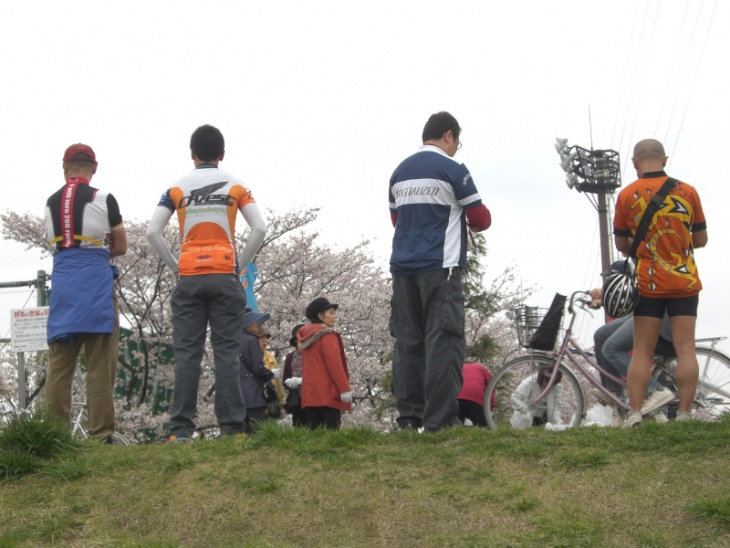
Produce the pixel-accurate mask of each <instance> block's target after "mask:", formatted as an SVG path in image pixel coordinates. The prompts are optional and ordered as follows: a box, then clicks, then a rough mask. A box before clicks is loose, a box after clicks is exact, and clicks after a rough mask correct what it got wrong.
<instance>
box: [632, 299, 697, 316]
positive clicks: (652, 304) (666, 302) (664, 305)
mask: <svg viewBox="0 0 730 548" xmlns="http://www.w3.org/2000/svg"><path fill="white" fill-rule="evenodd" d="M699 302H700V296H699V294H698V295H693V296H692V297H679V298H668V297H665V298H654V297H644V296H643V295H642V296H640V297H639V304H638V305H637V306H636V310H634V316H648V317H650V318H663V317H664V312H665V311H666V313H667V315H668V316H669V317H670V318H671V317H673V316H693V317H695V318H696V317H697V305H698V304H699Z"/></svg>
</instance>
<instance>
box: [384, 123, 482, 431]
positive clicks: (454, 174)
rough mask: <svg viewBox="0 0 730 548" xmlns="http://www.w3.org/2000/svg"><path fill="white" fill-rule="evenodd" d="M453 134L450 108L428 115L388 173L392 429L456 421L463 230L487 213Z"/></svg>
mask: <svg viewBox="0 0 730 548" xmlns="http://www.w3.org/2000/svg"><path fill="white" fill-rule="evenodd" d="M460 134H461V128H460V127H459V123H458V122H457V121H456V119H455V118H454V117H453V116H452V115H451V114H449V113H448V112H438V113H436V114H434V115H432V116H431V117H430V118H429V120H428V121H427V122H426V125H425V127H424V128H423V134H422V140H423V146H422V147H421V149H420V150H419V151H418V152H416V153H415V154H413V155H411V156H409V157H408V158H406V159H405V160H404V161H403V162H401V164H400V165H399V166H398V167H397V168H396V170H395V171H394V172H393V175H392V176H391V179H390V187H389V193H388V197H389V202H390V214H391V220H392V222H393V226H394V227H395V234H394V236H393V252H392V254H391V258H390V271H391V273H392V275H393V299H392V302H391V305H392V312H391V335H393V336H394V337H395V354H394V357H393V393H394V394H395V398H396V405H397V408H398V418H397V423H398V426H399V427H400V428H421V427H423V428H424V429H425V430H426V431H435V430H439V429H441V428H444V427H448V426H457V425H460V424H461V422H460V421H459V405H458V402H457V399H456V396H457V395H458V394H459V391H460V390H461V387H462V383H463V378H462V372H461V368H462V365H463V363H464V358H465V352H466V341H465V338H464V321H465V320H464V291H463V287H462V271H463V269H464V267H465V266H466V250H467V229H469V230H473V231H475V232H480V231H482V230H486V229H487V228H489V226H490V225H491V222H492V219H491V214H490V212H489V210H488V209H487V208H486V206H485V205H484V204H482V200H481V197H480V196H479V193H478V192H477V189H476V186H475V185H474V181H473V180H472V177H471V174H470V173H469V170H468V169H467V168H466V167H465V166H464V165H463V164H460V163H458V162H456V161H455V160H453V157H454V155H455V154H456V151H457V150H459V149H460V148H461V141H460V140H459V137H460Z"/></svg>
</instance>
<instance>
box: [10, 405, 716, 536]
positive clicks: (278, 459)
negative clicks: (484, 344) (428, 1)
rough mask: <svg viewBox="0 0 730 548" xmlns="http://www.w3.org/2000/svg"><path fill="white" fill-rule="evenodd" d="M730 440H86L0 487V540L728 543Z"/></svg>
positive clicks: (609, 433)
mask: <svg viewBox="0 0 730 548" xmlns="http://www.w3.org/2000/svg"><path fill="white" fill-rule="evenodd" d="M729 445H730V418H726V419H725V420H723V421H720V422H716V423H700V422H685V423H675V422H671V423H669V424H666V425H660V424H654V423H650V424H644V425H643V426H642V427H640V428H637V429H634V430H630V431H625V430H617V429H597V428H581V429H575V430H572V431H566V432H545V431H540V430H534V431H529V432H516V431H512V430H503V431H498V432H491V431H486V430H481V429H476V428H461V429H452V430H448V431H443V432H439V433H436V434H424V435H419V434H417V433H415V432H397V433H392V434H381V433H377V432H373V431H370V430H364V429H348V430H342V431H339V432H324V431H320V432H313V433H311V432H308V431H304V430H292V429H287V428H282V427H280V426H277V425H275V424H272V425H267V426H266V427H265V428H264V430H263V431H262V432H261V433H260V434H258V435H257V436H256V437H254V438H247V439H230V438H228V439H220V440H210V441H203V440H201V441H196V442H194V443H191V444H185V445H182V444H177V445H161V444H159V445H139V446H132V447H117V446H102V445H98V444H95V443H91V442H87V443H86V444H84V445H82V446H81V449H80V450H72V449H71V450H70V449H68V448H66V449H63V451H60V452H59V453H58V454H56V456H54V457H52V458H50V459H47V460H44V461H43V465H42V466H40V467H36V468H35V471H34V472H32V473H26V474H24V475H18V476H16V477H15V478H14V479H13V478H6V479H4V480H3V481H2V482H1V483H0V546H3V547H5V546H44V545H53V544H57V545H62V546H84V547H89V546H170V547H173V546H306V547H314V546H317V547H318V546H499V547H503V546H610V547H616V546H677V547H685V546H730V451H729V450H728V446H729ZM3 462H6V463H7V462H8V461H7V460H5V461H3V460H2V458H0V470H2V463H3ZM9 470H10V469H9V468H8V467H7V466H6V468H5V471H6V473H7V472H8V471H9Z"/></svg>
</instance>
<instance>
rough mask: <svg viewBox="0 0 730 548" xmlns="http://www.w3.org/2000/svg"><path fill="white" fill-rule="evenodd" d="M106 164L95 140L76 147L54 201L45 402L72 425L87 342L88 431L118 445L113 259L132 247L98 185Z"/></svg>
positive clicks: (49, 205)
mask: <svg viewBox="0 0 730 548" xmlns="http://www.w3.org/2000/svg"><path fill="white" fill-rule="evenodd" d="M97 166H98V164H97V162H96V154H95V153H94V151H93V150H92V148H91V147H90V146H88V145H84V144H81V143H78V144H75V145H71V146H70V147H68V148H67V149H66V152H65V153H64V155H63V173H64V177H65V179H66V184H65V185H64V186H63V187H61V189H59V190H58V191H57V192H55V193H54V194H53V195H51V197H50V198H48V201H47V202H46V210H45V220H44V223H45V229H46V239H47V240H48V242H49V244H50V245H51V247H52V248H53V287H52V291H51V302H50V308H49V314H48V327H47V336H48V347H49V352H48V374H47V376H46V388H45V405H46V408H47V409H48V410H49V411H50V413H51V414H52V415H54V416H56V417H59V418H61V419H63V420H65V421H66V422H70V418H71V387H72V385H73V377H74V372H75V370H76V360H77V359H78V356H79V352H80V351H81V347H82V346H83V347H84V351H85V354H86V362H87V365H88V371H87V373H86V405H87V411H88V421H87V428H88V430H89V434H90V435H91V436H92V437H94V438H97V439H100V440H104V441H105V442H106V443H110V444H111V443H113V439H114V438H113V434H114V429H115V417H114V402H113V400H112V395H113V391H114V382H115V379H116V374H117V357H118V354H119V311H118V308H117V299H116V295H115V293H114V280H115V279H116V278H117V277H118V271H117V269H116V267H115V266H112V265H111V264H110V262H109V260H110V258H111V257H118V256H120V255H124V254H125V253H126V252H127V233H126V231H125V229H124V223H123V221H122V215H121V213H120V212H119V205H118V204H117V201H116V199H115V198H114V196H112V195H111V194H109V193H107V192H103V191H101V190H99V189H97V188H94V187H92V186H91V185H90V183H91V179H92V177H93V176H94V174H95V173H96V168H97Z"/></svg>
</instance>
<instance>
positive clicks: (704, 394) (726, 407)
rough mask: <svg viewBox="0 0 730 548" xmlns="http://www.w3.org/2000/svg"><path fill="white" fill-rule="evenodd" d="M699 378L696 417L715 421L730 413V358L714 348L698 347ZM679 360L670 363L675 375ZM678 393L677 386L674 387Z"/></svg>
mask: <svg viewBox="0 0 730 548" xmlns="http://www.w3.org/2000/svg"><path fill="white" fill-rule="evenodd" d="M695 353H696V355H697V364H698V365H699V377H698V382H697V392H696V393H695V400H694V416H695V418H698V419H703V420H715V419H717V418H719V417H720V415H722V414H724V413H728V412H730V358H729V357H728V356H726V355H725V354H723V353H722V352H719V351H717V350H715V349H713V348H708V347H704V346H698V347H697V348H696V349H695ZM676 369H677V359H676V358H674V359H673V360H672V361H671V362H670V363H669V370H670V371H672V372H673V373H674V372H675V371H676ZM674 389H675V392H676V386H675V387H674Z"/></svg>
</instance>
